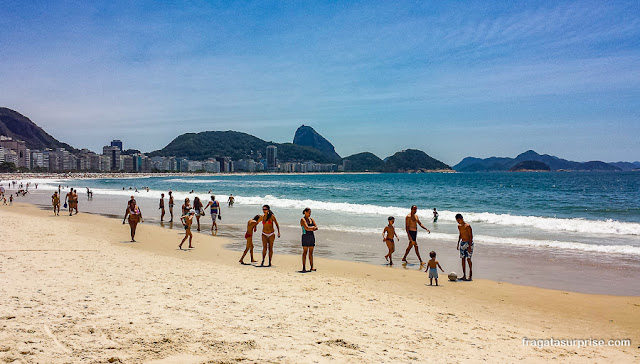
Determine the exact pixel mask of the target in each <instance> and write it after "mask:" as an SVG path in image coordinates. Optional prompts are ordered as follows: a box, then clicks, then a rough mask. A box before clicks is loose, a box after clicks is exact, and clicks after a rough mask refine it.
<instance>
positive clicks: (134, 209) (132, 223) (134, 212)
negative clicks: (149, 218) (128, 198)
mask: <svg viewBox="0 0 640 364" xmlns="http://www.w3.org/2000/svg"><path fill="white" fill-rule="evenodd" d="M127 217H128V218H129V227H130V228H131V242H132V243H135V242H136V239H135V237H136V228H137V227H138V223H139V222H142V212H140V208H139V207H138V204H136V203H135V201H134V202H129V205H128V206H127V212H126V213H125V215H124V218H125V219H127ZM122 224H124V220H123V221H122Z"/></svg>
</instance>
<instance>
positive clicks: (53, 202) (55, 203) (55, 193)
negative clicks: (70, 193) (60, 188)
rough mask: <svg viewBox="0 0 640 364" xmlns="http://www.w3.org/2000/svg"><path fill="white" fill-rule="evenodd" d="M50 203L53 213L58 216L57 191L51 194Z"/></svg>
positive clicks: (58, 199) (58, 198)
mask: <svg viewBox="0 0 640 364" xmlns="http://www.w3.org/2000/svg"><path fill="white" fill-rule="evenodd" d="M51 203H52V204H53V214H54V215H56V216H60V196H58V192H56V191H54V192H53V195H52V196H51Z"/></svg>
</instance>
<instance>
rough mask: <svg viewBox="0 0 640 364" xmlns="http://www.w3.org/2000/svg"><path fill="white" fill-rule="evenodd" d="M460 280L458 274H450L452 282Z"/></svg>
mask: <svg viewBox="0 0 640 364" xmlns="http://www.w3.org/2000/svg"><path fill="white" fill-rule="evenodd" d="M457 279H458V275H457V274H456V272H451V273H449V280H450V281H452V282H455V281H456V280H457Z"/></svg>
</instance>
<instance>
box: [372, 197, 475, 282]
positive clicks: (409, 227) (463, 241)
mask: <svg viewBox="0 0 640 364" xmlns="http://www.w3.org/2000/svg"><path fill="white" fill-rule="evenodd" d="M417 212H418V207H417V206H416V205H413V206H411V212H410V213H409V214H408V215H407V216H406V218H405V230H406V232H407V237H408V239H409V245H408V246H407V249H406V250H405V252H404V256H403V257H402V261H403V262H406V261H407V255H409V253H410V252H411V248H413V249H414V250H415V252H416V255H417V256H418V259H419V260H420V266H424V265H425V262H424V261H423V260H422V257H420V250H419V249H418V241H417V238H418V226H420V227H421V228H423V229H424V230H427V232H428V233H431V231H430V230H429V229H427V228H426V227H425V226H424V225H423V224H422V222H421V221H420V218H419V217H418V215H417ZM387 220H388V225H387V226H386V227H385V228H384V230H383V231H382V240H383V241H384V242H385V243H386V244H387V248H388V250H389V252H388V253H387V255H385V256H384V258H385V259H386V260H387V261H388V262H389V265H393V253H394V252H395V241H396V240H398V241H400V238H399V237H398V234H397V233H396V230H395V227H394V223H395V218H394V217H393V216H389V218H388V219H387ZM437 221H438V212H437V211H436V209H433V222H437ZM456 222H457V223H458V233H459V234H458V244H457V246H456V250H458V251H459V253H460V259H461V260H462V280H463V281H467V280H469V281H470V280H472V279H473V278H472V277H473V271H472V263H471V257H472V256H473V230H472V229H471V225H469V224H468V223H466V222H465V221H464V218H463V217H462V215H461V214H456ZM429 257H430V258H431V259H430V260H429V261H428V262H427V269H426V270H425V272H429V279H430V281H431V283H433V282H432V281H433V279H435V281H436V286H437V285H438V270H437V269H436V268H437V267H439V268H440V270H442V267H440V263H439V262H438V261H437V260H435V258H436V252H435V251H431V252H430V253H429ZM467 264H468V265H469V278H467V267H466V266H467Z"/></svg>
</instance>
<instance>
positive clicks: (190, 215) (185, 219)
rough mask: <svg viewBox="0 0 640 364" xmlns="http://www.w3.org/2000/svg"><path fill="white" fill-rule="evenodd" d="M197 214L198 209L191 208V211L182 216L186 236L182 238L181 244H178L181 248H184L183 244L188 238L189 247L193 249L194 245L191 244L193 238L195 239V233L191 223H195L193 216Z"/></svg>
mask: <svg viewBox="0 0 640 364" xmlns="http://www.w3.org/2000/svg"><path fill="white" fill-rule="evenodd" d="M195 214H196V210H193V209H191V210H189V213H188V214H186V215H184V216H182V217H181V218H180V220H181V221H182V224H184V238H182V242H180V245H178V248H180V250H182V244H184V242H185V241H186V240H187V238H188V239H189V249H192V248H193V246H191V240H192V239H193V234H192V233H191V224H193V217H194V216H195Z"/></svg>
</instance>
